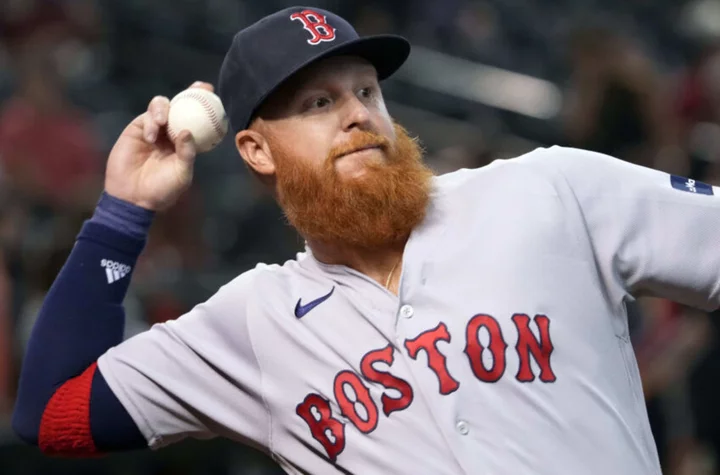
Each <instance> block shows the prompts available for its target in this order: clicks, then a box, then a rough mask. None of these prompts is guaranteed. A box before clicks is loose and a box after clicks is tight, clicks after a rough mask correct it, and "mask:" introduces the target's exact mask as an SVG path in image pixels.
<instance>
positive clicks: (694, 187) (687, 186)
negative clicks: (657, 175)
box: [670, 175, 714, 195]
mask: <svg viewBox="0 0 720 475" xmlns="http://www.w3.org/2000/svg"><path fill="white" fill-rule="evenodd" d="M670 183H671V184H672V186H673V188H677V189H678V190H682V191H687V192H689V193H697V194H699V195H712V194H714V193H713V187H712V186H710V185H708V184H707V183H703V182H701V181H695V180H693V179H692V178H684V177H681V176H677V175H670Z"/></svg>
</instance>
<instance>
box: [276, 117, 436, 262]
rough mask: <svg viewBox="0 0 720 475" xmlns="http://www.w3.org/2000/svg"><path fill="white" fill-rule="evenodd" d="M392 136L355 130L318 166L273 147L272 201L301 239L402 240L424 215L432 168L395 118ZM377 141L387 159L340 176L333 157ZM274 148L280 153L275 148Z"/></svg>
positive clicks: (377, 243) (381, 243) (370, 243)
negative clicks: (275, 193) (391, 141)
mask: <svg viewBox="0 0 720 475" xmlns="http://www.w3.org/2000/svg"><path fill="white" fill-rule="evenodd" d="M395 133H396V142H395V144H394V146H392V147H391V146H390V144H389V142H388V141H387V139H385V138H384V137H382V136H379V135H376V134H373V133H370V132H358V133H357V134H355V135H354V136H353V137H352V140H351V141H350V143H349V144H347V145H346V146H344V147H342V149H333V150H331V152H330V153H329V155H328V158H327V160H326V161H325V163H324V166H323V168H322V169H321V170H315V169H313V168H311V167H309V166H306V165H304V164H302V163H300V162H299V161H298V160H295V159H293V157H292V156H290V155H289V154H286V153H282V152H280V151H277V150H273V156H276V157H277V158H276V171H277V175H276V177H277V191H278V201H279V203H280V206H281V207H282V209H283V211H284V212H285V215H286V216H287V219H288V221H289V222H290V224H291V225H292V226H294V227H295V229H297V230H298V232H299V233H300V234H301V235H302V236H303V237H304V238H305V239H307V240H313V241H317V242H322V243H330V244H334V245H343V246H350V247H355V248H361V249H378V248H382V247H386V246H393V245H397V244H402V243H403V242H404V241H405V240H406V239H407V238H408V236H409V235H410V232H411V231H412V229H413V228H414V227H415V226H417V225H418V224H420V222H422V220H423V219H424V218H425V212H426V208H427V204H428V200H429V196H430V187H431V178H432V172H431V171H430V169H429V168H427V167H426V166H425V165H424V164H423V162H422V153H421V150H420V147H419V145H418V143H417V142H416V141H415V140H414V139H412V138H411V137H410V136H409V135H408V133H407V131H406V130H405V129H404V128H403V127H401V126H400V125H397V124H395ZM366 146H380V147H381V149H382V150H383V151H384V152H385V156H386V158H387V160H386V161H385V162H382V163H378V162H375V161H373V162H371V163H367V164H365V165H364V167H365V172H364V173H363V175H362V176H360V177H358V178H348V179H343V178H341V177H339V176H338V174H337V172H336V170H335V161H336V160H337V158H338V157H339V156H341V155H343V154H344V153H346V152H348V151H352V150H357V149H358V148H360V147H366ZM278 152H280V153H278Z"/></svg>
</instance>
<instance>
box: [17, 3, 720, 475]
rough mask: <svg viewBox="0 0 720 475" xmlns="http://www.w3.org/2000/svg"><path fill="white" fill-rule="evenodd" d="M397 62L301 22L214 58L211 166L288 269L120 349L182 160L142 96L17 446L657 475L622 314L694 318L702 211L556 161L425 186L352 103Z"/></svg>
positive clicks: (647, 176)
mask: <svg viewBox="0 0 720 475" xmlns="http://www.w3.org/2000/svg"><path fill="white" fill-rule="evenodd" d="M408 53H409V45H408V43H407V41H406V40H404V39H402V38H400V37H397V36H376V37H368V38H359V37H358V35H357V33H356V32H355V31H354V29H353V28H352V27H351V26H350V25H349V24H348V23H347V22H346V21H344V20H343V19H342V18H340V17H338V16H336V15H334V14H332V13H330V12H328V11H324V10H320V9H312V8H305V7H297V8H290V9H286V10H282V11H280V12H277V13H275V14H273V15H270V16H268V17H266V18H263V19H262V20H260V21H259V22H257V23H255V24H254V25H252V26H250V27H248V28H246V29H244V30H242V31H241V32H239V33H238V34H237V35H236V36H235V38H234V40H233V42H232V45H231V46H230V49H229V51H228V53H227V56H226V58H225V61H224V63H223V66H222V69H221V71H220V77H219V94H220V96H221V98H222V100H223V102H224V104H225V106H226V109H227V111H228V115H229V119H230V123H231V126H232V128H233V130H234V132H235V136H234V139H235V144H236V146H237V150H238V152H239V154H240V156H241V157H242V159H243V160H244V161H245V162H246V163H247V165H248V167H249V168H250V169H251V170H252V171H253V173H254V174H255V175H256V176H257V177H258V178H259V179H260V180H261V181H262V182H263V183H264V184H265V185H266V186H267V187H268V188H269V189H270V190H272V192H273V193H274V194H275V196H276V198H277V201H278V203H279V205H280V206H281V207H282V208H283V210H284V212H285V213H286V215H287V217H288V220H289V222H290V223H291V224H292V225H293V226H294V227H295V228H296V229H297V230H298V231H299V232H300V233H301V234H302V236H303V237H304V238H305V240H306V242H307V246H306V249H305V251H304V252H302V253H300V254H299V255H298V256H297V258H296V259H294V260H290V261H288V262H285V263H284V264H281V265H265V264H259V265H258V266H257V267H256V268H254V269H252V270H250V271H248V272H245V273H243V274H242V275H240V276H238V277H237V278H236V279H234V280H232V281H231V282H229V283H228V284H227V285H225V286H223V287H222V288H221V289H220V290H219V291H218V292H217V293H216V294H215V295H214V296H213V297H212V298H210V299H209V300H208V301H207V302H205V303H202V304H200V305H198V306H197V307H195V308H194V309H193V310H192V311H190V312H189V313H188V314H187V315H184V316H182V317H181V318H179V319H178V320H176V321H172V322H168V323H165V324H159V325H155V326H154V327H153V328H152V329H151V330H149V331H147V332H145V333H143V334H140V335H137V336H135V337H134V338H131V339H129V340H127V341H124V342H121V335H122V328H123V310H122V304H121V303H122V300H123V297H124V295H125V291H126V289H127V285H128V282H129V280H130V276H131V273H132V269H133V267H134V265H135V262H136V259H137V257H138V255H139V254H140V252H141V250H142V248H143V244H144V242H145V239H146V236H147V232H148V228H149V227H150V225H151V222H152V216H153V213H154V212H155V211H157V210H161V209H164V208H167V207H168V206H171V205H172V203H173V202H174V201H175V200H176V198H177V197H178V195H180V193H181V192H182V191H183V190H184V189H185V188H187V186H188V185H189V184H190V181H191V177H192V166H193V160H194V156H195V149H194V144H193V141H192V139H191V137H190V135H189V134H188V132H187V131H184V132H182V133H181V134H180V135H179V137H178V138H177V140H176V141H175V142H174V143H172V142H170V141H169V139H168V138H167V135H166V134H165V125H166V122H167V115H168V100H167V99H166V98H162V97H157V98H155V99H153V100H152V101H151V102H150V105H149V107H148V110H147V112H145V113H144V114H142V115H140V116H139V117H138V118H136V119H135V120H134V121H133V122H132V123H131V124H130V125H129V126H128V127H127V128H126V129H125V131H124V132H123V133H122V135H121V136H120V138H119V139H118V141H117V143H116V145H115V147H114V149H113V150H112V152H111V153H110V156H109V160H108V164H107V172H106V181H105V192H104V194H103V195H102V197H101V198H100V201H99V203H98V205H97V209H96V211H95V214H94V215H93V217H92V218H91V219H90V220H89V221H88V222H87V223H85V225H84V226H83V228H82V230H81V231H80V234H79V236H78V239H77V244H76V246H75V247H74V249H73V251H72V253H71V255H70V256H69V258H68V261H67V263H66V264H65V266H64V268H63V269H62V271H61V272H60V274H59V275H58V277H57V279H56V281H55V283H54V285H53V287H52V289H51V290H50V292H49V294H48V296H47V298H46V301H45V303H44V306H43V308H42V311H41V312H40V315H39V319H38V321H37V323H36V326H35V328H34V331H33V335H32V338H31V341H30V344H29V350H28V352H27V356H26V358H25V361H24V366H23V369H22V376H21V381H20V391H19V397H18V402H17V406H16V408H15V412H14V417H13V426H14V428H15V430H16V431H17V433H18V434H19V435H20V437H22V438H23V439H24V440H26V441H27V442H29V443H31V444H37V445H38V446H39V447H40V448H41V449H42V450H43V451H44V452H45V453H48V454H63V455H75V456H82V455H95V454H98V453H106V452H110V451H117V450H127V449H137V448H141V447H150V448H152V449H158V448H161V447H164V446H166V445H169V444H172V443H174V442H176V441H179V440H181V439H183V438H186V437H193V438H199V439H206V438H212V437H218V436H219V437H226V438H228V439H231V440H233V441H237V442H238V443H243V444H250V445H252V446H255V447H260V448H262V449H264V450H265V451H266V452H267V453H269V454H271V455H272V457H273V458H274V459H275V460H276V461H277V462H278V463H279V464H280V465H281V466H282V467H283V468H284V469H285V470H286V471H287V472H288V473H298V474H299V473H313V474H331V473H356V474H433V475H444V474H461V473H467V474H471V473H472V474H488V475H490V474H492V475H518V474H533V475H563V474H567V475H577V474H598V475H606V474H609V473H612V474H616V475H650V474H659V473H660V466H659V463H658V457H657V453H656V450H655V446H654V442H653V438H652V434H651V432H650V428H649V426H648V419H647V414H646V411H645V406H644V402H643V393H642V386H641V382H640V379H639V375H638V370H637V364H636V361H635V359H634V356H633V351H632V348H631V344H630V341H629V338H628V329H627V318H626V311H625V302H626V301H628V299H630V298H632V297H631V296H632V295H637V294H640V293H644V292H647V293H653V294H656V295H659V296H662V297H666V298H669V299H673V300H676V301H678V302H683V303H685V304H689V305H693V306H696V307H701V308H705V309H708V310H709V309H713V308H716V307H718V305H720V274H719V273H718V269H720V252H718V251H719V250H718V243H720V218H719V216H720V200H718V198H717V196H715V194H716V193H718V192H720V190H719V189H717V188H713V187H711V186H709V185H706V184H704V183H699V182H696V181H693V180H688V179H684V178H680V177H677V176H672V175H667V174H664V173H661V172H657V171H653V170H650V169H647V168H642V167H639V166H635V165H631V164H628V163H625V162H622V161H619V160H616V159H614V158H611V157H607V156H604V155H599V154H595V153H590V152H586V151H581V150H575V149H566V148H559V147H552V148H548V149H538V150H535V151H533V152H531V153H528V154H527V155H524V156H521V157H519V158H516V159H513V160H507V161H496V162H494V163H493V164H491V165H489V166H487V167H484V168H481V169H477V170H461V171H458V172H455V173H450V174H447V175H444V176H440V177H435V176H432V174H431V173H430V172H429V171H428V170H427V169H426V168H425V167H424V166H423V164H422V160H421V153H420V150H419V147H418V145H417V143H416V142H415V141H414V140H413V139H411V138H410V137H408V135H407V133H406V132H405V131H404V130H403V129H402V128H401V127H400V126H399V125H397V124H395V123H394V122H393V120H392V119H391V117H390V116H389V114H388V112H387V110H386V108H385V104H384V102H383V97H382V94H381V90H380V86H379V83H378V81H379V80H382V79H384V78H386V77H388V76H390V75H391V74H392V73H393V72H394V71H395V70H396V69H397V68H398V67H399V66H400V65H401V64H402V63H403V61H404V60H405V59H406V57H407V56H408ZM195 87H202V88H207V89H211V86H210V85H208V84H204V83H200V84H196V85H195ZM108 269H109V270H110V272H109V273H108V272H107V271H108ZM109 274H111V275H112V279H110V278H107V275H109Z"/></svg>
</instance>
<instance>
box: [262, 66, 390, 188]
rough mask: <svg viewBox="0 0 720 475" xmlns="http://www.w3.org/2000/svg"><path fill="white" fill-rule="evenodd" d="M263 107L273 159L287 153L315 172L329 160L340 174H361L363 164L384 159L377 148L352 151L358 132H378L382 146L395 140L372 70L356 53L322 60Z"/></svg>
mask: <svg viewBox="0 0 720 475" xmlns="http://www.w3.org/2000/svg"><path fill="white" fill-rule="evenodd" d="M263 109H264V111H267V112H266V113H264V114H263V115H262V119H261V120H262V122H263V130H264V131H265V132H266V134H267V135H268V140H269V141H270V143H271V145H272V148H273V152H276V151H277V152H278V156H277V157H276V156H275V155H276V154H275V153H274V154H273V156H274V158H275V159H276V160H277V159H278V158H283V157H288V158H290V159H292V160H294V161H296V162H299V163H301V164H303V165H305V166H306V167H309V168H313V169H315V170H320V169H321V168H322V167H323V166H324V165H325V163H326V161H328V160H332V161H333V163H334V166H333V168H334V170H335V171H336V172H337V173H338V175H339V176H340V177H343V178H353V177H358V176H361V175H362V174H363V173H364V170H365V165H367V164H368V163H372V162H375V163H378V162H384V161H386V160H387V156H386V152H385V150H382V149H380V148H368V149H365V150H362V151H355V150H354V149H355V148H356V147H354V146H353V145H357V144H353V141H356V142H357V140H358V137H359V136H360V135H362V132H370V133H373V134H376V135H378V136H379V137H380V138H381V140H383V141H386V143H385V146H386V147H387V146H388V145H389V144H391V143H393V142H394V141H395V131H394V128H393V124H392V120H391V118H390V115H389V114H388V111H387V109H386V107H385V101H384V100H383V97H382V92H381V90H380V85H379V83H378V80H377V73H376V72H375V68H374V67H373V66H372V65H371V64H370V63H368V62H367V61H365V60H363V59H360V58H357V57H349V56H341V57H335V58H328V59H326V60H323V61H320V62H318V63H317V64H315V65H312V66H310V67H309V68H307V69H305V70H303V71H302V72H300V73H299V74H297V75H296V76H295V77H293V78H292V79H291V80H290V81H289V82H288V83H287V84H286V85H284V86H283V87H282V88H281V89H280V90H279V91H277V92H276V93H274V94H273V95H272V97H271V99H270V100H269V101H268V104H266V106H264V107H263ZM276 165H277V163H276ZM280 165H281V166H282V164H280Z"/></svg>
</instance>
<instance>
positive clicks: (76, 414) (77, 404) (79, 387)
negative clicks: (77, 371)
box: [38, 363, 98, 457]
mask: <svg viewBox="0 0 720 475" xmlns="http://www.w3.org/2000/svg"><path fill="white" fill-rule="evenodd" d="M96 369H97V363H93V364H92V365H90V367H89V368H88V369H86V370H85V371H84V372H83V373H82V374H81V375H80V376H77V377H75V378H72V379H70V380H69V381H67V382H66V383H65V384H63V385H62V386H60V387H59V388H58V389H57V391H55V393H54V394H53V396H52V397H51V398H50V401H49V402H48V404H47V406H46V407H45V411H44V412H43V415H42V420H41V421H40V433H39V436H38V446H39V447H40V450H42V451H43V452H44V453H46V454H48V455H62V456H71V457H73V456H74V457H87V456H92V455H98V451H97V448H96V446H95V442H94V441H93V438H92V433H91V431H90V391H91V389H92V381H93V375H94V374H95V371H96Z"/></svg>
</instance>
